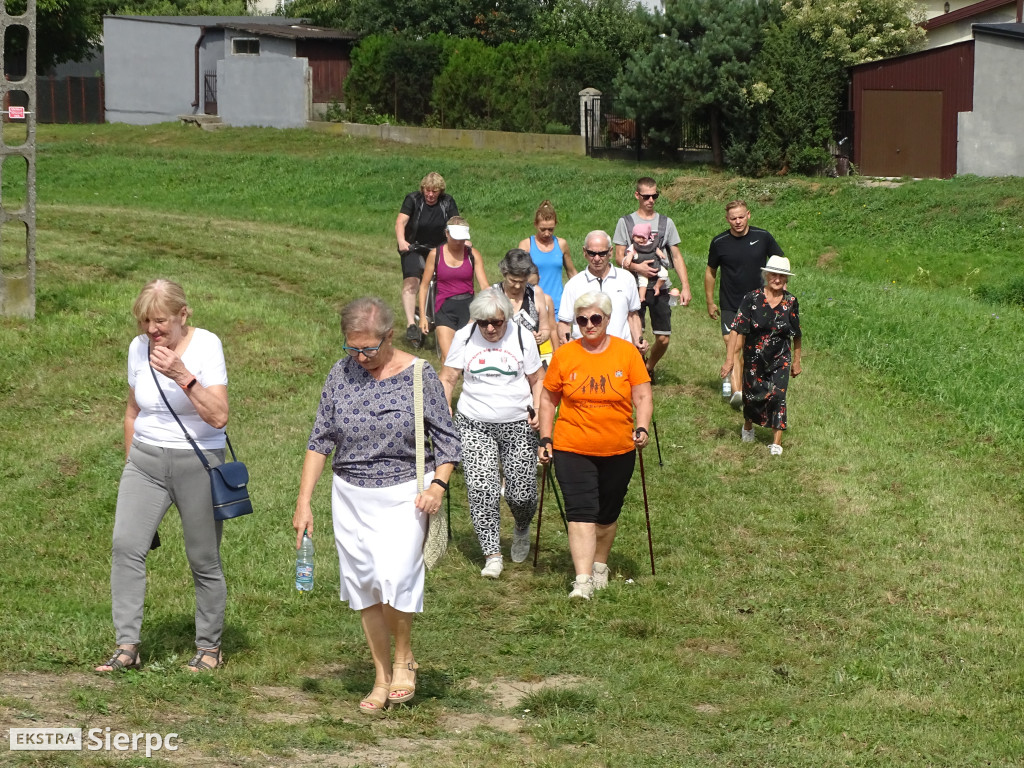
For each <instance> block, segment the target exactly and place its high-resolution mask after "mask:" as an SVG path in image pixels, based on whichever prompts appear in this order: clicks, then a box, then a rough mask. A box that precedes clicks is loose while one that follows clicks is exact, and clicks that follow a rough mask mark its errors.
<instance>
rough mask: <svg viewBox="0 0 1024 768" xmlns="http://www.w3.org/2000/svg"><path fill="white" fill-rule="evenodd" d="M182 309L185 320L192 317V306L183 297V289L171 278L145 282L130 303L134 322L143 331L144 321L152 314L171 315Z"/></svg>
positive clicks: (177, 313) (178, 312)
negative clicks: (136, 296) (133, 301)
mask: <svg viewBox="0 0 1024 768" xmlns="http://www.w3.org/2000/svg"><path fill="white" fill-rule="evenodd" d="M182 309H184V310H185V319H186V320H188V318H190V317H192V308H191V307H190V306H189V305H188V300H187V299H186V298H185V289H184V288H182V287H181V286H180V285H178V284H177V283H176V282H174V281H173V280H164V279H163V278H157V279H156V280H151V281H150V282H148V283H146V285H145V287H144V288H143V289H142V290H141V291H140V292H139V295H138V298H136V299H135V303H134V304H132V314H133V315H134V316H135V322H136V323H137V324H138V326H139V330H143V331H144V330H145V328H144V327H143V326H144V325H145V323H146V321H147V320H150V319H151V318H152V317H153V316H154V315H156V314H166V315H168V316H172V317H173V316H176V315H179V314H181V310H182Z"/></svg>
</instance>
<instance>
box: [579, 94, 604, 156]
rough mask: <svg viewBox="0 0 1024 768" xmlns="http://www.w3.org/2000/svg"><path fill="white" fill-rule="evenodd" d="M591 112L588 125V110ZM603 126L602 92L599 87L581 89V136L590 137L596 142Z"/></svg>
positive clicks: (592, 141)
mask: <svg viewBox="0 0 1024 768" xmlns="http://www.w3.org/2000/svg"><path fill="white" fill-rule="evenodd" d="M588 111H589V112H590V126H589V128H588V126H587V112H588ZM600 128H601V92H600V91H599V90H597V88H584V89H583V90H582V91H580V136H582V137H583V138H587V137H588V136H589V137H590V143H591V144H594V143H595V139H596V137H597V136H598V135H599V133H598V132H599V130H600Z"/></svg>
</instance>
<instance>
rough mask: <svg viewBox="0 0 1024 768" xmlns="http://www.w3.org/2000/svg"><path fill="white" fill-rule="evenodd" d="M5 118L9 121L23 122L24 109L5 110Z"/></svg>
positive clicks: (12, 108)
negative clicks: (9, 119)
mask: <svg viewBox="0 0 1024 768" xmlns="http://www.w3.org/2000/svg"><path fill="white" fill-rule="evenodd" d="M7 116H8V117H10V118H11V120H24V119H25V108H24V107H11V108H9V109H8V110H7Z"/></svg>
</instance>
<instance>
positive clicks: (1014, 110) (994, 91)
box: [957, 33, 1024, 176]
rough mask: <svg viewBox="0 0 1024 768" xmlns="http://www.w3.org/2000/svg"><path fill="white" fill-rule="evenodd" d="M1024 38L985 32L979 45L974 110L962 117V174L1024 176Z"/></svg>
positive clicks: (959, 155)
mask: <svg viewBox="0 0 1024 768" xmlns="http://www.w3.org/2000/svg"><path fill="white" fill-rule="evenodd" d="M1022 69H1024V40H1021V39H1018V38H1010V37H997V36H995V35H989V34H985V33H981V34H979V35H978V36H977V37H976V38H975V41H974V111H973V112H961V113H960V116H959V119H958V127H957V131H958V132H957V136H958V141H959V145H958V147H957V173H974V174H977V175H979V176H1024V131H1022V130H1021V126H1022V125H1024V90H1022V89H1021V88H1020V85H1019V77H1020V72H1021V71H1022Z"/></svg>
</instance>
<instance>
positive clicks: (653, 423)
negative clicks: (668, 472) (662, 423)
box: [651, 416, 665, 467]
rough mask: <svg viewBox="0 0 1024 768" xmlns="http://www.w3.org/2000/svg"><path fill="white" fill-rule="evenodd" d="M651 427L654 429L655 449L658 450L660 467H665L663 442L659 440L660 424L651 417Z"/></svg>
mask: <svg viewBox="0 0 1024 768" xmlns="http://www.w3.org/2000/svg"><path fill="white" fill-rule="evenodd" d="M651 426H652V427H653V428H654V447H655V448H657V449H658V466H659V467H664V466H665V465H664V463H662V461H661V440H659V439H658V422H656V421H655V420H654V417H653V416H651Z"/></svg>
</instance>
